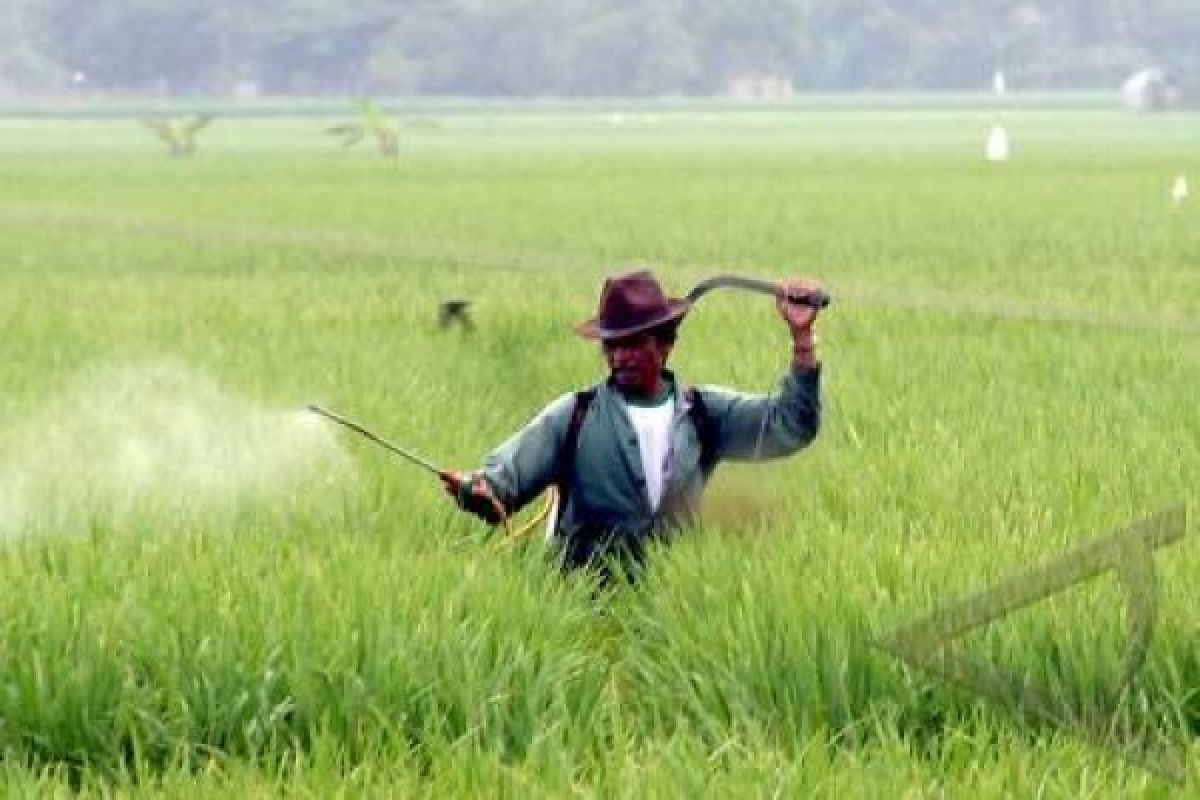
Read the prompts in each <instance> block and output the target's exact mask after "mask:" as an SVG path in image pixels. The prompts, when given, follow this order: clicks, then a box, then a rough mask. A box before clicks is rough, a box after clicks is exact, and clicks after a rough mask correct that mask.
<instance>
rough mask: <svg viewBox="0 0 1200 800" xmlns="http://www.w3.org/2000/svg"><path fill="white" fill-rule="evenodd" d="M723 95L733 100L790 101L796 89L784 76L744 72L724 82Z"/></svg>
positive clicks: (790, 80) (789, 79)
mask: <svg viewBox="0 0 1200 800" xmlns="http://www.w3.org/2000/svg"><path fill="white" fill-rule="evenodd" d="M725 94H727V95H728V96H729V97H732V98H734V99H735V100H768V101H772V100H790V99H791V98H793V97H795V96H796V89H795V87H794V86H792V79H791V78H789V77H787V76H785V75H772V74H770V73H765V72H744V73H741V74H740V75H734V76H733V77H732V78H730V79H729V80H728V81H726V83H725Z"/></svg>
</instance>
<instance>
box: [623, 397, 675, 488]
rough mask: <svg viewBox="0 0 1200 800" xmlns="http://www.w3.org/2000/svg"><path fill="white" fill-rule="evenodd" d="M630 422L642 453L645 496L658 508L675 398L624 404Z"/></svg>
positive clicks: (668, 451)
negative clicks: (648, 404) (642, 404)
mask: <svg viewBox="0 0 1200 800" xmlns="http://www.w3.org/2000/svg"><path fill="white" fill-rule="evenodd" d="M625 408H626V409H627V410H628V411H629V421H630V422H632V423H633V429H634V430H635V431H637V437H638V450H640V451H641V454H642V473H643V474H644V475H645V476H646V496H647V497H649V499H650V507H651V508H652V509H654V510H655V511H657V510H658V504H659V501H661V500H662V493H663V482H664V481H665V479H666V475H667V469H668V468H669V467H670V465H669V464H668V463H667V461H668V458H669V457H670V449H671V418H672V416H673V415H674V413H675V398H674V397H672V396H670V395H668V396H667V399H666V400H665V401H663V403H662V404H661V405H657V406H653V407H646V406H636V405H633V404H631V403H626V404H625Z"/></svg>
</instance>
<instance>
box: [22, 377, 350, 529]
mask: <svg viewBox="0 0 1200 800" xmlns="http://www.w3.org/2000/svg"><path fill="white" fill-rule="evenodd" d="M0 447H2V450H0V452H2V453H3V455H2V456H0V536H13V535H16V534H22V533H31V532H47V533H51V532H63V533H69V532H73V531H78V530H83V529H86V528H87V527H88V526H90V525H92V524H94V523H95V522H97V521H102V520H103V521H113V522H128V521H131V520H134V519H142V518H143V517H145V518H147V519H148V518H151V516H153V518H158V517H159V516H160V515H169V516H170V518H172V519H176V520H177V519H181V518H182V519H197V518H205V519H209V518H211V517H213V516H214V515H229V514H232V513H234V512H236V511H239V510H246V509H284V510H286V509H289V508H294V507H295V506H297V505H298V504H305V503H313V502H317V501H319V499H320V498H330V497H331V496H336V495H338V494H339V493H341V492H344V491H345V489H346V486H347V485H348V483H349V482H350V481H351V480H352V479H353V468H352V465H351V462H350V460H349V459H348V458H347V457H346V455H345V453H344V452H343V451H342V450H341V448H340V447H339V445H338V443H337V441H336V440H335V438H334V436H333V433H332V431H330V430H329V428H328V426H325V425H323V424H322V423H321V422H320V420H318V419H316V418H315V417H313V416H312V415H311V414H308V413H306V412H302V411H299V410H292V409H279V410H270V409H264V408H260V407H257V406H256V405H255V404H254V403H252V402H251V401H249V400H248V399H246V398H242V397H239V396H237V395H236V394H235V393H233V392H230V391H228V390H227V389H224V388H222V387H221V386H220V385H218V384H217V383H216V382H215V381H213V380H211V379H209V378H207V377H205V376H203V375H200V374H197V373H196V372H195V371H192V370H189V369H187V368H186V367H184V366H182V365H179V364H174V363H153V364H140V365H136V366H117V367H106V368H103V369H97V370H93V371H90V372H88V373H86V374H85V375H83V376H82V377H81V378H80V379H79V380H77V381H76V382H75V383H73V384H72V385H71V386H70V387H69V388H68V389H67V390H66V391H65V392H63V393H62V394H61V395H59V396H57V397H52V398H49V399H48V401H47V402H46V403H44V404H43V405H42V407H41V410H39V411H38V412H37V413H36V414H34V415H33V416H32V417H30V418H26V419H20V420H11V421H8V422H6V423H5V424H3V425H2V426H0Z"/></svg>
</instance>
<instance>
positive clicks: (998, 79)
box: [992, 69, 1008, 94]
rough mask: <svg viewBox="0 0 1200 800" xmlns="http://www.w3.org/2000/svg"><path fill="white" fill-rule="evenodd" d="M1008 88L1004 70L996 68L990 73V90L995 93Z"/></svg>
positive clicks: (1002, 92)
mask: <svg viewBox="0 0 1200 800" xmlns="http://www.w3.org/2000/svg"><path fill="white" fill-rule="evenodd" d="M1007 89H1008V85H1007V83H1006V81H1005V80H1004V70H1001V69H998V70H996V71H995V72H993V73H992V91H993V92H995V93H996V94H1004V92H1005V91H1006V90H1007Z"/></svg>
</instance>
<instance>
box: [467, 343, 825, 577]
mask: <svg viewBox="0 0 1200 800" xmlns="http://www.w3.org/2000/svg"><path fill="white" fill-rule="evenodd" d="M820 377H821V374H820V367H819V366H818V367H816V368H812V369H801V368H797V367H793V368H792V369H791V371H790V372H789V373H788V374H787V375H786V376H785V377H784V378H783V380H782V381H781V383H780V387H779V391H778V392H776V393H773V394H770V395H756V394H745V393H742V392H737V391H733V390H730V389H725V388H721V387H715V386H698V387H696V391H697V392H698V393H699V394H700V395H701V400H702V402H703V405H704V408H705V410H706V411H707V413H708V417H709V420H710V425H711V426H712V427H711V430H712V434H713V439H714V441H713V445H714V446H715V453H714V455H715V456H716V459H717V461H718V463H719V462H720V461H721V460H723V459H736V460H767V459H772V458H779V457H782V456H787V455H791V454H792V453H795V452H796V451H797V450H800V449H801V448H803V447H805V446H806V445H807V444H809V442H811V441H812V440H813V438H814V437H815V436H816V435H817V429H818V427H819V424H820V416H821V402H820ZM667 378H668V380H669V381H670V383H671V386H672V391H673V392H674V397H675V418H674V422H673V423H672V425H673V429H672V434H671V462H670V463H671V466H670V469H669V472H668V474H667V477H666V479H665V483H664V488H663V495H662V501H661V502H660V503H659V508H658V510H657V511H655V510H653V509H652V508H651V506H650V500H649V498H648V496H647V494H646V480H645V476H644V475H643V473H642V460H641V454H640V452H639V450H638V440H637V434H636V433H635V431H634V429H633V425H632V423H631V422H630V420H629V415H628V413H627V412H626V410H625V403H624V400H623V399H622V397H621V394H620V392H619V390H618V389H616V388H615V387H614V386H613V385H611V383H603V384H600V385H598V386H597V387H596V394H595V397H594V398H593V400H592V403H591V406H590V407H589V408H588V411H587V415H586V416H585V417H584V419H583V425H582V427H581V428H580V429H579V441H578V445H577V448H576V451H575V456H574V461H573V469H572V471H571V475H570V477H569V490H568V493H567V495H568V500H567V503H566V507H565V508H560V509H559V510H558V520H557V524H556V526H555V529H554V532H555V537H556V538H557V540H558V544H559V545H561V546H562V547H563V549H564V551H565V558H566V562H567V563H568V565H571V566H577V565H579V564H583V563H586V562H587V561H589V560H591V559H592V557H593V556H595V555H598V554H600V553H602V552H607V551H608V550H611V549H613V548H614V547H624V548H626V549H629V550H632V551H634V552H635V554H640V552H641V547H642V544H643V542H644V540H645V538H646V537H647V536H652V535H657V534H662V533H665V532H667V531H668V530H670V529H672V528H675V527H678V526H680V525H682V524H685V523H687V522H689V521H692V520H693V519H694V516H695V513H696V512H697V511H698V508H699V501H700V496H701V493H702V491H703V489H704V484H705V481H706V480H707V477H708V476H707V475H706V474H704V472H703V470H701V468H700V463H699V462H700V451H701V450H700V440H699V437H698V435H697V431H696V426H695V424H694V423H693V420H692V418H691V416H690V415H689V413H688V412H689V411H690V403H689V402H688V399H687V394H686V392H685V389H684V387H683V386H682V385H681V384H680V383H679V382H678V381H677V380H675V377H674V375H672V374H671V373H669V372H668V373H667ZM575 403H576V393H575V392H571V393H568V394H564V395H563V396H561V397H559V398H558V399H557V400H555V401H554V402H553V403H551V404H550V405H549V406H547V407H546V408H545V409H543V410H542V412H541V413H540V414H538V415H537V416H536V417H535V418H534V419H533V420H532V421H531V422H530V423H529V424H528V425H526V426H525V427H524V428H523V429H522V430H521V431H519V432H518V433H516V434H514V435H513V436H511V437H510V438H509V439H508V440H507V441H505V442H504V443H503V444H501V445H500V446H499V447H498V448H496V450H494V451H493V452H492V453H491V454H490V455H489V456H488V457H487V460H486V462H485V464H484V468H483V474H484V477H486V478H487V480H488V482H489V483H490V484H491V486H492V489H493V490H494V491H495V493H496V495H497V497H499V499H500V500H501V501H502V502H503V503H504V504H505V506H506V507H507V508H508V509H509V510H510V511H516V510H518V509H520V508H521V507H523V506H524V505H525V504H526V503H528V502H529V501H531V500H533V499H534V498H535V497H537V496H538V495H539V494H541V493H542V491H543V490H545V489H546V487H548V486H550V485H553V484H554V483H555V482H556V480H557V478H558V463H559V456H560V454H561V452H562V450H563V443H564V440H565V439H566V438H567V432H568V428H569V427H570V422H571V416H572V412H573V411H574V408H575Z"/></svg>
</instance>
